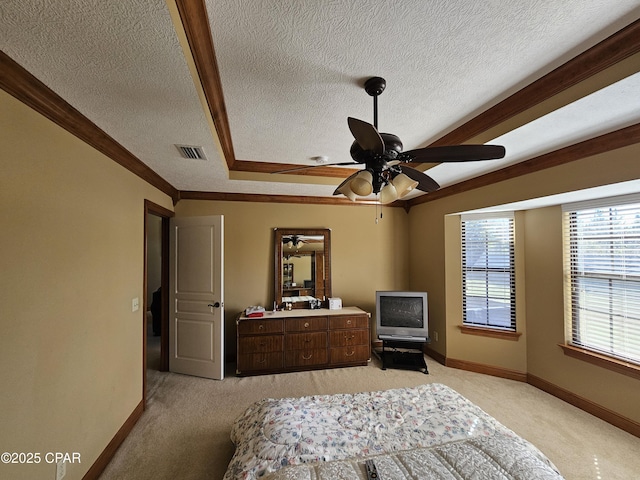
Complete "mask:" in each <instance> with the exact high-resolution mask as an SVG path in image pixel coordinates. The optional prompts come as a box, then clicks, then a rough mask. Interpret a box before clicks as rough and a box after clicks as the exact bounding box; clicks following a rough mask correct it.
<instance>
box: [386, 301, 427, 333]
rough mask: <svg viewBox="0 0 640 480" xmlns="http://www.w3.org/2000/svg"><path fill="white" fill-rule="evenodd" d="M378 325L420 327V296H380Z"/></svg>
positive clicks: (422, 322)
mask: <svg viewBox="0 0 640 480" xmlns="http://www.w3.org/2000/svg"><path fill="white" fill-rule="evenodd" d="M380 325H382V326H383V327H409V328H422V327H423V326H424V312H423V310H422V297H381V298H380Z"/></svg>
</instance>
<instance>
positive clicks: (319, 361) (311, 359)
mask: <svg viewBox="0 0 640 480" xmlns="http://www.w3.org/2000/svg"><path fill="white" fill-rule="evenodd" d="M327 357H328V351H327V348H326V347H325V348H316V349H309V350H287V351H286V352H285V358H284V365H285V367H305V366H309V365H325V364H327V363H328V361H329V359H328V358H327Z"/></svg>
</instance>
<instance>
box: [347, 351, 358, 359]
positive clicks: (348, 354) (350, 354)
mask: <svg viewBox="0 0 640 480" xmlns="http://www.w3.org/2000/svg"><path fill="white" fill-rule="evenodd" d="M354 353H356V351H355V350H354V351H353V352H351V353H347V354H346V356H347V357H350V356H352V355H353V354H354Z"/></svg>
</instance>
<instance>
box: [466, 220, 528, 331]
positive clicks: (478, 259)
mask: <svg viewBox="0 0 640 480" xmlns="http://www.w3.org/2000/svg"><path fill="white" fill-rule="evenodd" d="M461 220H462V306H463V319H462V321H463V324H464V325H468V326H475V327H488V328H498V329H504V330H510V331H515V330H516V307H515V303H516V292H515V290H516V287H515V249H514V227H513V214H512V213H500V214H499V215H481V216H478V215H463V216H462V218H461Z"/></svg>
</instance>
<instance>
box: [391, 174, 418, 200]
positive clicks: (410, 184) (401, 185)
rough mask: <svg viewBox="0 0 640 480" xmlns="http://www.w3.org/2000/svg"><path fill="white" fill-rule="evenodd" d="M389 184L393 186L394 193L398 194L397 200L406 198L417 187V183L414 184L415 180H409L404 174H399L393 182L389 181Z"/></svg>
mask: <svg viewBox="0 0 640 480" xmlns="http://www.w3.org/2000/svg"><path fill="white" fill-rule="evenodd" d="M391 183H392V184H393V186H394V187H395V189H396V191H397V192H398V198H402V197H404V196H406V195H407V194H408V193H409V192H411V191H412V190H413V189H414V188H416V187H417V186H418V182H416V181H415V180H412V179H411V178H409V177H408V176H406V175H405V174H404V173H400V174H398V175H396V176H395V177H394V178H393V180H391Z"/></svg>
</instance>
